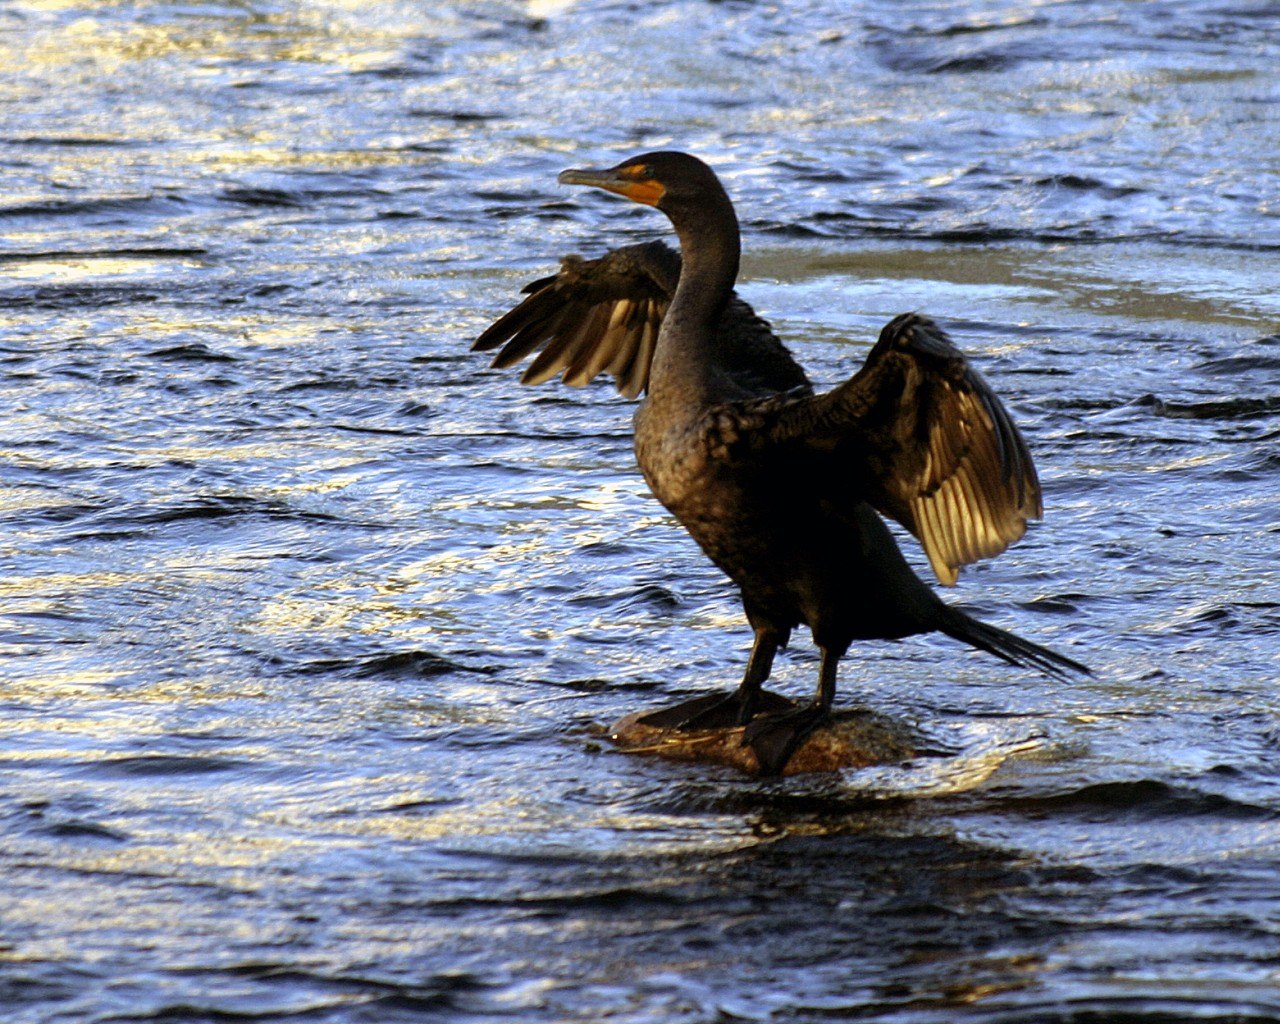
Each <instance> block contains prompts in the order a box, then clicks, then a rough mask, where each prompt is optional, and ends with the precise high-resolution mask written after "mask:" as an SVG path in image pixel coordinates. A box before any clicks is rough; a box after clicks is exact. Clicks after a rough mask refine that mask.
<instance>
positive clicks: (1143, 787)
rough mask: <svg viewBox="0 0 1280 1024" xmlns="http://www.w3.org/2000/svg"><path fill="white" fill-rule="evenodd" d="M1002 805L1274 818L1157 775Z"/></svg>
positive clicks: (1086, 813) (1090, 812)
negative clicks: (1150, 777)
mask: <svg viewBox="0 0 1280 1024" xmlns="http://www.w3.org/2000/svg"><path fill="white" fill-rule="evenodd" d="M1002 806H1003V807H1005V808H1016V809H1019V810H1022V811H1024V812H1030V813H1047V814H1054V815H1063V814H1072V815H1079V816H1082V817H1090V818H1093V817H1097V816H1099V815H1106V816H1112V815H1128V814H1134V813H1136V814H1139V815H1141V816H1143V817H1146V818H1185V817H1189V816H1202V815H1203V816H1212V817H1228V818H1237V819H1240V818H1243V819H1259V818H1274V817H1275V816H1276V812H1275V811H1273V810H1272V809H1271V808H1269V807H1259V806H1258V805H1256V804H1250V803H1246V802H1243V801H1240V800H1235V799H1232V798H1231V797H1229V796H1224V795H1222V794H1220V793H1209V792H1204V791H1201V790H1197V789H1193V788H1191V787H1190V786H1182V785H1173V784H1171V783H1168V782H1161V781H1159V780H1158V779H1132V780H1127V781H1121V782H1099V783H1095V784H1093V785H1088V786H1082V787H1081V788H1079V789H1073V790H1071V791H1069V792H1065V793H1059V794H1056V795H1051V796H1043V797H1035V798H1029V799H1013V800H1006V801H1003V803H1002Z"/></svg>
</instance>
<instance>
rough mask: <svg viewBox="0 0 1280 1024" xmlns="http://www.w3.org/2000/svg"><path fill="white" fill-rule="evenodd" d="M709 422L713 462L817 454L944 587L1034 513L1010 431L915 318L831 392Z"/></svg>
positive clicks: (1034, 497)
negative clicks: (745, 454) (912, 542)
mask: <svg viewBox="0 0 1280 1024" xmlns="http://www.w3.org/2000/svg"><path fill="white" fill-rule="evenodd" d="M709 425H710V430H711V432H712V435H713V437H712V441H713V444H712V451H713V452H718V453H719V454H720V455H721V456H722V457H733V454H732V453H733V451H734V450H735V449H736V448H738V447H739V446H741V445H743V444H749V445H750V447H751V448H753V449H759V448H762V447H763V448H775V447H780V448H784V449H785V448H787V447H791V448H794V447H795V446H801V447H803V448H804V449H805V450H807V451H810V452H813V453H817V454H819V455H820V457H821V461H822V463H823V465H824V466H825V467H826V468H827V469H828V470H829V471H830V472H831V473H832V474H834V475H837V479H843V480H845V481H849V482H851V483H852V484H853V486H854V487H855V488H856V489H857V491H858V493H859V496H860V497H862V498H863V499H865V500H867V501H869V502H870V503H871V504H872V505H874V506H875V507H876V508H877V509H879V510H880V511H881V512H883V513H884V514H885V515H888V516H891V517H892V518H893V519H895V520H897V521H898V522H899V523H901V524H902V525H903V526H905V527H906V528H907V529H908V530H910V531H911V532H912V534H914V535H915V536H916V537H917V538H918V539H919V541H920V543H921V544H922V545H923V547H924V550H925V553H926V554H927V555H928V556H929V563H930V564H931V565H932V566H933V570H934V572H935V573H936V574H937V577H938V579H939V580H940V581H941V582H942V583H944V584H946V585H948V586H949V585H951V584H953V583H955V581H956V577H957V575H958V571H959V569H960V567H961V566H962V565H968V564H969V563H970V562H975V561H977V560H978V559H980V558H990V557H991V556H993V555H997V554H999V553H1000V552H1001V551H1003V550H1004V549H1005V548H1007V547H1008V546H1009V545H1010V544H1012V543H1013V542H1014V541H1016V540H1017V539H1018V538H1019V537H1021V536H1022V535H1023V533H1024V532H1025V531H1026V524H1027V520H1028V519H1029V518H1039V516H1040V515H1041V514H1042V506H1041V500H1040V483H1039V480H1038V479H1037V477H1036V471H1035V466H1034V465H1032V462H1031V454H1030V452H1028V451H1027V447H1026V444H1025V443H1024V442H1023V440H1022V436H1021V435H1020V434H1019V433H1018V428H1017V427H1015V426H1014V424H1013V421H1012V420H1011V419H1010V418H1009V414H1008V413H1007V412H1006V411H1005V408H1004V406H1003V405H1001V403H1000V400H999V399H998V398H997V397H996V395H995V392H994V391H992V390H991V388H990V387H989V386H988V384H987V382H986V381H984V380H983V379H982V377H981V376H980V375H979V374H978V372H977V371H976V370H975V369H973V367H971V366H970V365H969V363H968V361H967V360H966V359H965V357H964V355H963V354H962V353H961V352H960V350H959V349H958V348H956V347H955V345H953V344H952V343H951V341H950V339H949V338H948V337H947V336H946V334H945V333H944V332H943V331H942V330H941V328H939V327H938V326H937V325H936V324H935V323H933V321H931V320H929V319H927V318H926V317H922V316H918V315H916V314H906V315H904V316H900V317H897V318H896V319H894V320H893V321H891V322H890V323H889V324H888V325H886V326H885V328H884V330H883V331H882V332H881V334H880V340H879V341H878V342H877V343H876V344H875V346H874V347H873V348H872V350H871V352H870V353H869V354H868V356H867V361H866V363H865V365H864V366H863V367H862V369H861V370H859V371H858V373H856V374H855V375H854V376H853V377H852V378H850V379H849V380H848V381H846V382H845V383H844V384H842V385H840V386H839V387H837V388H835V389H833V390H832V391H828V392H826V393H825V394H821V395H812V396H810V395H788V394H782V395H777V396H774V397H772V398H768V399H764V400H758V401H754V402H752V401H749V402H742V403H734V404H729V405H724V406H720V407H718V408H717V409H716V410H713V413H712V415H711V417H710V420H709ZM717 438H719V440H720V444H718V445H717V444H716V443H714V442H715V441H716V439H717Z"/></svg>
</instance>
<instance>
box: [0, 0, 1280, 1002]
mask: <svg viewBox="0 0 1280 1024" xmlns="http://www.w3.org/2000/svg"><path fill="white" fill-rule="evenodd" d="M1277 67H1280V14H1278V13H1276V8H1275V5H1273V4H1267V3H1250V2H1247V0H1238V2H1225V0H1224V2H1202V3H1181V2H1178V3H1174V2H1155V0H1153V2H1146V3H1136V2H1134V3H1129V2H1119V0H1112V2H1107V0H1080V2H1074V3H1071V2H1066V3H1049V2H1041V3H1026V4H1018V5H1013V4H996V3H986V4H984V3H981V2H976V0H975V2H948V3H942V2H937V3H925V2H915V3H897V2H890V0H877V2H869V3H863V4H842V3H836V2H833V0H828V2H818V0H813V2H807V3H803V2H802V3H794V4H791V3H788V4H778V5H767V4H757V3H749V2H721V3H709V2H700V0H684V2H676V3H670V4H653V3H585V2H584V3H580V4H574V3H570V2H560V3H556V2H541V3H529V4H527V5H524V4H519V3H514V2H512V3H500V2H491V3H479V2H477V3H466V2H460V3H455V4H452V5H440V4H433V3H410V2H408V0H404V2H399V3H396V2H376V0H372V2H361V3H354V2H341V0H309V2H307V3H302V2H295V0H275V2H260V0H236V2H233V0H209V2H199V0H197V2H189V3H174V2H167V0H151V2H147V0H138V2H135V3H127V2H119V3H106V2H103V3H89V2H87V0H79V2H77V0H12V2H9V3H7V4H4V5H3V6H0V69H2V70H0V169H2V173H3V177H2V180H3V188H2V189H0V233H2V235H3V243H2V247H0V272H2V274H3V277H2V278H0V408H2V409H3V412H2V413H0V417H2V422H3V432H2V434H0V459H2V462H0V517H2V518H3V524H4V528H3V531H0V590H2V591H3V601H2V602H0V707H2V710H0V735H2V736H3V740H2V743H0V770H2V772H3V775H2V780H0V837H2V838H0V871H2V876H0V998H3V1006H4V1009H3V1011H0V1015H2V1016H4V1018H5V1020H6V1021H15V1022H37V1021H39V1022H46V1021H48V1022H75V1024H80V1022H105V1021H172V1022H204V1021H228V1020H254V1021H286V1020H295V1019H296V1020H308V1021H321V1022H344V1024H345V1022H359V1021H369V1022H375V1021H376V1022H387V1021H418V1020H446V1019H447V1020H463V1021H489V1020H499V1019H503V1020H519V1021H548V1022H550V1021H583V1022H596V1021H601V1020H613V1021H625V1022H629V1024H631V1022H649V1021H652V1022H666V1021H674V1020H680V1021H692V1022H713V1021H729V1020H758V1021H824V1020H876V1021H892V1022H901V1024H907V1022H934V1021H938V1022H942V1021H990V1022H1001V1024H1009V1022H1026V1024H1030V1022H1045V1021H1049V1022H1054V1021H1061V1022H1065V1021H1072V1022H1084V1021H1102V1020H1107V1021H1116V1020H1119V1021H1131V1022H1133V1021H1141V1022H1174V1021H1178V1022H1181V1021H1187V1020H1203V1021H1221V1022H1226V1021H1263V1020H1275V1019H1277V1017H1278V1016H1280V941H1278V939H1280V935H1278V933H1280V903H1278V902H1277V898H1276V893H1277V878H1278V869H1280V726H1278V725H1277V721H1278V720H1277V710H1278V708H1277V703H1278V702H1277V682H1278V681H1280V662H1278V660H1277V656H1278V653H1280V588H1278V587H1277V580H1278V578H1280V573H1278V571H1277V568H1276V566H1277V562H1278V561H1280V559H1278V556H1280V533H1278V532H1277V530H1278V526H1277V524H1278V523H1280V508H1278V505H1280V500H1278V498H1277V493H1278V486H1277V485H1278V484H1280V455H1278V454H1277V452H1280V445H1278V439H1280V383H1278V381H1280V335H1277V333H1276V332H1277V330H1280V200H1278V199H1277V195H1278V194H1280V105H1278V104H1277V102H1276V101H1277V99H1278V98H1280V89H1278V80H1280V76H1278V74H1277V71H1276V69H1277ZM659 147H679V148H685V149H690V150H693V151H695V152H698V153H700V154H701V155H703V156H705V157H706V158H708V159H709V160H711V161H712V162H713V163H715V164H716V166H717V167H718V168H720V169H721V170H722V171H723V173H724V177H725V180H726V182H727V184H728V187H729V188H730V190H731V192H732V193H733V195H734V197H735V198H736V200H737V201H738V203H739V204H740V209H741V213H742V221H743V225H744V231H745V247H746V252H747V255H746V259H745V262H744V278H743V282H742V291H743V293H744V295H745V296H746V297H747V298H748V299H750V300H751V301H752V302H754V303H755V304H756V305H757V306H758V307H759V308H760V309H761V311H762V312H763V313H765V315H767V316H769V317H770V318H771V319H772V320H773V321H774V323H775V325H776V326H777V328H778V329H779V331H780V332H781V333H782V334H783V335H784V336H785V337H786V338H787V339H789V341H790V342H791V343H792V345H793V347H794V349H795V350H796V352H797V354H798V355H799V356H800V357H801V358H802V359H803V360H804V361H805V362H806V363H807V364H808V365H809V367H810V368H811V370H812V371H813V375H814V376H815V378H816V379H819V380H821V381H825V382H834V381H837V380H840V379H842V378H843V377H844V376H846V375H848V374H849V373H850V372H851V370H852V369H853V368H854V367H856V366H857V365H858V364H859V362H860V361H861V359H862V356H863V354H864V353H865V351H866V347H867V345H868V343H869V342H870V341H871V340H872V339H873V338H874V335H875V332H876V330H877V329H878V327H879V325H880V324H881V323H883V322H884V321H885V320H886V319H887V318H888V317H889V316H891V315H892V314H894V313H897V312H900V311H903V310H905V309H913V308H916V309H921V310H925V311H927V312H930V313H932V314H934V315H936V316H938V317H939V318H941V319H942V320H943V321H944V322H945V324H946V326H947V327H948V328H949V329H950V330H951V332H952V333H953V334H954V336H955V337H956V339H957V340H958V341H959V342H960V343H961V344H962V345H963V346H964V347H965V348H966V349H967V350H968V351H969V352H970V353H972V355H973V357H974V359H975V361H976V362H977V363H978V365H979V366H980V367H981V369H982V370H983V372H984V373H985V374H986V375H987V376H988V378H989V379H990V380H992V382H993V383H994V384H995V385H996V387H997V389H998V390H999V391H1000V392H1001V393H1002V394H1003V395H1004V396H1006V398H1007V401H1008V403H1009V405H1010V407H1011V408H1012V409H1013V410H1014V412H1015V414H1016V416H1017V418H1018V420H1019V421H1020V423H1021V424H1022V425H1023V428H1024V430H1025V432H1026V434H1027V437H1028V440H1029V443H1030V444H1031V446H1032V448H1033V450H1034V451H1035V452H1036V455H1037V458H1038V460H1039V464H1040V467H1041V475H1042V478H1043V480H1044V482H1045V489H1046V506H1047V509H1048V515H1047V518H1046V520H1045V522H1044V523H1043V524H1042V525H1041V526H1039V527H1038V528H1036V529H1035V530H1034V531H1033V532H1032V533H1031V534H1030V535H1029V536H1028V537H1027V538H1026V540H1025V541H1024V542H1023V543H1021V544H1020V545H1018V546H1017V547H1015V548H1014V549H1013V550H1012V551H1010V552H1009V553H1007V554H1006V555H1005V556H1003V557H1002V558H1000V559H998V560H996V561H994V562H991V563H989V564H985V565H982V566H978V567H976V568H974V569H972V570H970V571H968V572H967V573H966V575H965V576H964V578H963V579H962V581H961V585H960V587H959V588H957V590H956V591H954V592H953V593H952V594H951V595H950V597H951V599H952V600H957V601H960V602H963V603H964V604H965V605H966V606H968V607H971V608H973V609H974V610H975V611H977V612H979V613H980V614H981V615H982V616H983V617H985V618H989V619H991V620H992V621H994V622H997V623H999V624H1001V625H1004V626H1006V627H1009V628H1014V629H1016V630H1018V631H1019V632H1022V633H1024V634H1025V635H1027V636H1029V637H1032V638H1034V639H1036V640H1039V641H1041V642H1043V643H1048V644H1050V645H1053V646H1055V647H1057V648H1058V649H1060V650H1062V651H1064V652H1066V653H1069V654H1071V655H1072V656H1074V657H1078V658H1081V659H1083V660H1085V661H1087V662H1089V663H1090V664H1091V665H1092V666H1093V667H1094V669H1095V671H1096V675H1095V677H1094V678H1092V679H1089V680H1086V681H1083V682H1071V683H1067V682H1055V681H1050V680H1045V679H1042V678H1039V677H1037V676H1035V675H1033V674H1030V673H1027V672H1021V671H1015V670H1012V669H1008V668H1007V667H1005V666H1003V665H1001V664H999V663H997V662H995V661H994V660H993V659H988V658H984V657H983V656H981V655H979V654H977V653H975V652H971V651H968V650H965V649H961V648H960V646H959V645H956V644H954V643H952V642H949V641H946V640H940V639H933V638H919V639H914V640H910V641H906V642H903V643H900V644H885V643H882V644H868V645H866V646H865V647H862V648H859V649H855V651H853V652H851V655H850V657H849V658H848V659H847V660H846V663H845V666H844V671H843V676H842V688H841V700H842V701H844V702H847V703H866V704H869V705H871V706H873V707H876V708H877V709H879V710H881V711H884V712H886V713H888V714H892V715H897V716H900V717H903V718H905V719H907V720H909V721H911V722H913V723H914V724H915V726H916V727H917V728H918V729H919V730H920V731H921V732H922V733H923V734H925V736H926V737H928V738H929V742H930V747H931V750H932V753H931V755H930V756H928V757H922V758H920V759H919V760H918V761H917V762H915V763H914V764H913V765H910V766H905V767H898V766H895V767H888V768H884V769H879V770H876V771H869V772H863V773H850V774H849V775H847V776H844V777H838V778H832V779H821V778H814V777H809V778H797V779H794V780H790V781H788V782H787V783H785V784H763V783H757V782H751V781H748V780H743V779H739V778H737V777H735V776H732V775H731V774H729V773H728V772H720V771H717V770H714V769H707V768H696V767H691V766H687V765H683V766H682V765H671V764H662V763H654V762H651V761H648V760H644V759H640V758H634V757H627V756H623V755H620V754H617V753H614V752H612V751H610V750H609V749H607V745H606V744H604V743H603V742H602V740H601V738H600V731H601V728H602V727H603V726H604V725H606V724H607V723H609V722H611V721H613V720H614V719H616V718H618V717H619V716H621V715H622V714H624V713H626V712H629V711H632V710H634V709H636V708H638V707H643V706H647V705H653V704H658V703H661V702H662V701H669V700H671V699H674V698H675V697H676V696H678V695H681V694H685V693H688V692H691V691H693V690H696V689H697V688H699V687H701V686H705V685H707V683H708V682H714V683H717V684H722V685H725V686H729V685H732V684H734V683H735V682H736V681H737V679H738V676H739V672H740V668H741V665H742V663H743V659H744V656H745V650H746V647H747V643H748V640H749V636H748V631H747V630H746V628H745V626H744V624H743V622H742V619H741V612H740V610H739V608H738V607H737V604H736V602H735V600H734V596H733V594H732V592H731V590H730V588H729V587H728V585H727V584H726V582H725V581H724V580H723V579H722V578H720V577H719V576H718V574H717V573H716V572H715V571H714V570H713V569H711V568H710V567H709V566H708V564H707V563H706V562H705V561H704V559H703V558H702V556H701V555H700V554H699V552H698V551H697V550H696V549H695V547H694V546H693V544H692V543H691V542H690V541H689V540H688V539H687V538H686V536H685V535H684V534H683V533H682V531H681V530H679V529H678V528H677V527H676V526H675V524H674V523H673V522H672V521H671V520H670V519H669V517H667V516H666V515H665V514H664V513H663V511H662V510H661V508H659V507H658V506H657V505H656V504H655V503H654V502H653V500H652V499H650V498H649V496H648V495H647V493H646V490H645V487H644V485H643V482H642V481H641V480H640V478H639V476H638V473H637V472H636V470H635V468H634V465H633V460H632V455H631V452H630V409H629V408H628V406H627V404H626V403H625V402H623V401H621V400H620V399H618V398H616V397H614V396H612V395H611V394H610V393H609V391H608V389H607V387H605V386H604V385H601V386H599V387H595V388H590V389H587V390H585V391H570V390H568V389H565V388H562V387H558V386H553V385H548V386H545V387H542V388H538V389H521V388H519V387H518V386H517V384H516V382H515V377H514V375H513V374H511V373H509V372H494V371H490V370H488V369H487V368H486V366H485V361H484V360H483V359H482V358H479V357H477V356H474V355H472V354H470V353H469V352H468V351H467V349H468V345H469V342H470V339H471V338H472V337H474V335H475V334H476V332H477V331H479V330H480V329H481V328H482V327H483V326H484V325H485V324H486V323H487V322H488V321H489V320H491V319H492V318H493V317H495V316H497V315H498V314H500V313H501V312H503V311H504V310H505V309H506V308H507V307H508V306H509V304H510V303H511V302H512V301H513V300H514V298H515V295H516V292H517V289H518V287H519V285H521V284H522V283H523V282H524V281H525V280H528V279H529V278H530V277H532V276H535V275H540V274H543V273H545V272H547V270H548V269H549V268H550V267H552V266H554V260H555V259H556V258H557V257H559V256H560V255H562V254H564V253H568V252H573V251H582V252H584V253H587V254H590V253H593V252H598V251H599V250H600V249H601V248H603V247H605V246H608V245H613V244H617V243H619V242H623V241H635V240H640V239H646V238H650V237H656V236H658V235H661V234H663V233H665V231H666V225H665V222H664V221H663V219H662V218H661V217H660V216H659V215H657V214H655V213H654V212H653V211H650V210H644V209H640V208H637V207H630V206H628V205H627V204H625V203H622V202H620V201H617V200H616V199H615V198H613V197H608V196H604V195H585V194H582V193H581V192H571V191H570V190H567V189H565V188H562V187H560V186H558V185H556V183H555V175H556V172H557V171H559V170H560V169H561V168H563V167H566V166H570V165H582V164H591V163H604V162H613V161H615V160H617V159H619V158H621V157H622V156H624V155H629V154H631V153H634V152H638V151H641V150H643V149H651V148H659ZM917 555H918V552H916V551H915V549H914V548H913V549H912V557H913V558H916V557H917ZM917 564H918V565H921V566H923V562H922V560H919V559H917ZM922 571H923V570H922ZM814 668H815V665H814V661H813V657H812V651H811V648H810V647H809V645H808V644H807V643H804V642H797V643H796V645H795V646H794V649H793V650H792V651H791V652H790V653H789V654H788V655H787V656H786V657H784V658H783V659H781V661H780V675H779V680H778V682H779V688H781V689H785V690H787V691H788V692H792V693H795V694H800V693H803V692H806V691H807V690H808V689H809V687H810V685H811V680H812V676H813V672H814Z"/></svg>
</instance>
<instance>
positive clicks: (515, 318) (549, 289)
mask: <svg viewBox="0 0 1280 1024" xmlns="http://www.w3.org/2000/svg"><path fill="white" fill-rule="evenodd" d="M679 277H680V256H679V255H678V254H677V253H676V252H675V251H674V250H673V249H671V247H670V246H668V245H666V244H665V243H663V242H647V243H644V244H641V245H628V246H623V247H622V248H620V249H614V250H613V251H612V252H609V253H606V254H605V255H604V256H602V257H600V258H599V259H595V260H584V259H582V258H581V257H578V256H570V257H568V258H567V259H565V260H564V261H563V262H562V263H561V266H560V272H559V273H557V274H554V275H552V276H550V277H544V278H540V279H539V280H537V281H533V282H530V283H529V284H527V285H525V287H524V289H523V291H524V292H525V293H526V294H527V295H528V297H527V298H526V299H524V300H523V301H522V302H521V303H520V304H519V305H518V306H516V307H515V308H514V309H512V310H511V311H510V312H508V313H507V314H505V315H504V316H502V317H500V318H499V319H498V320H497V321H495V322H494V323H493V325H492V326H491V327H489V328H488V329H487V330H486V331H484V333H482V334H481V335H480V337H479V338H477V339H476V342H475V344H474V345H473V346H472V348H473V350H479V351H482V352H485V351H490V350H492V349H498V350H499V351H498V353H497V355H496V356H494V359H493V364H492V365H493V366H494V367H497V368H505V367H508V366H513V365H515V364H516V363H518V362H520V361H521V360H522V359H525V358H526V357H528V356H530V355H532V354H533V353H534V352H537V353H538V355H537V356H536V357H535V359H534V360H533V362H532V363H531V364H530V365H529V368H528V369H527V370H526V371H525V373H524V376H523V377H522V378H521V382H522V383H525V384H541V383H542V382H543V381H547V380H550V379H551V378H552V377H554V376H556V375H557V374H560V375H561V376H562V377H563V379H564V382H565V383H566V384H569V385H571V386H573V387H582V386H583V385H585V384H587V383H589V382H590V381H592V380H594V379H595V378H596V377H597V376H599V375H600V374H601V373H609V374H611V375H612V376H613V378H614V381H615V382H616V384H617V387H618V390H619V391H620V392H622V394H624V395H626V396H627V397H628V398H635V397H636V396H637V395H639V394H640V393H641V392H642V391H643V390H644V389H645V387H646V386H647V384H648V381H649V366H650V364H651V363H652V361H653V349H654V345H655V343H656V341H657V337H658V328H659V327H660V326H661V323H662V318H663V316H665V315H666V311H667V307H668V306H669V305H670V304H671V296H672V295H673V294H674V293H675V288H676V282H677V281H678V280H679Z"/></svg>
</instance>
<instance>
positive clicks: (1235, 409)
mask: <svg viewBox="0 0 1280 1024" xmlns="http://www.w3.org/2000/svg"><path fill="white" fill-rule="evenodd" d="M1132 404H1133V405H1136V406H1142V407H1146V408H1149V409H1151V410H1152V411H1153V412H1154V413H1155V414H1156V415H1157V416H1165V417H1167V418H1169V419H1177V420H1240V419H1253V418H1255V417H1258V416H1270V415H1272V414H1273V413H1277V412H1280V395H1277V396H1272V397H1269V398H1224V399H1221V400H1218V401H1210V402H1167V401H1165V400H1164V399H1163V398H1159V397H1157V396H1156V395H1143V396H1142V397H1141V398H1138V399H1135V400H1134V402H1133V403H1132Z"/></svg>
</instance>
